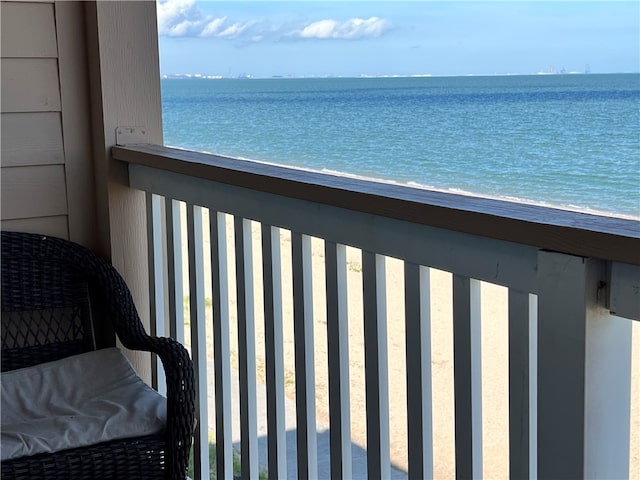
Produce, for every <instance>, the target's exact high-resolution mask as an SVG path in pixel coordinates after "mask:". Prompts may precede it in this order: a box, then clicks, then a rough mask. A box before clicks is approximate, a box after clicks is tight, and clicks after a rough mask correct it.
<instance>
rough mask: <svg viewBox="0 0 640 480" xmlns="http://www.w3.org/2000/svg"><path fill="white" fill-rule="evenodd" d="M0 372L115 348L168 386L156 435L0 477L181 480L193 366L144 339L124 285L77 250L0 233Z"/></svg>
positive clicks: (180, 350)
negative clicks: (150, 367) (143, 359)
mask: <svg viewBox="0 0 640 480" xmlns="http://www.w3.org/2000/svg"><path fill="white" fill-rule="evenodd" d="M1 235H2V258H1V270H2V371H3V372H4V371H9V370H14V369H17V368H23V367H28V366H32V365H37V364H40V363H44V362H49V361H53V360H58V359H61V358H64V357H68V356H70V355H77V354H81V353H85V352H88V351H92V350H96V349H99V348H106V347H110V346H114V345H115V335H114V333H115V334H117V336H118V338H119V339H120V341H121V342H122V344H123V345H124V346H126V347H127V348H129V349H132V350H142V351H147V352H153V353H154V354H156V355H158V357H159V358H160V359H161V360H162V363H163V365H164V369H165V373H166V378H167V422H166V429H165V430H164V431H163V432H161V433H160V434H157V435H151V436H146V437H141V438H133V439H124V440H115V441H110V442H104V443H101V444H96V445H93V446H90V447H85V448H76V449H70V450H65V451H61V452H57V453H52V454H39V455H33V456H30V457H21V458H16V459H12V460H8V461H5V462H2V466H1V467H2V478H3V479H13V478H25V479H26V478H28V479H53V478H56V479H78V478H87V479H155V478H163V479H175V480H178V479H180V480H184V479H185V477H186V471H187V462H188V456H189V450H190V448H191V441H192V433H193V427H194V401H195V393H194V377H193V364H192V362H191V359H190V358H189V355H188V353H187V351H186V350H185V349H184V347H182V345H180V344H179V343H177V342H175V341H173V340H171V339H169V338H158V337H151V336H149V335H147V334H146V333H145V331H144V328H143V326H142V324H141V322H140V319H139V317H138V314H137V312H136V309H135V306H134V304H133V300H132V298H131V295H130V293H129V290H128V288H127V286H126V285H125V283H124V281H123V280H122V278H121V277H120V275H119V274H118V273H117V272H116V270H115V269H114V268H113V267H112V266H111V265H109V264H108V263H107V262H106V261H104V260H103V259H101V258H99V257H98V256H96V255H95V254H93V253H92V252H90V251H89V250H87V249H86V248H84V247H81V246H79V245H77V244H75V243H72V242H69V241H66V240H62V239H58V238H52V237H44V236H42V235H34V234H27V233H16V232H2V234H1Z"/></svg>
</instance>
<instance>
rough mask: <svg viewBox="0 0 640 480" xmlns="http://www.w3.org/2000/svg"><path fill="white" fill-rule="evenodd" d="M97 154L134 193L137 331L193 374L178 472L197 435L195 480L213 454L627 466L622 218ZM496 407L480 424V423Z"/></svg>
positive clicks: (629, 244) (631, 300)
mask: <svg viewBox="0 0 640 480" xmlns="http://www.w3.org/2000/svg"><path fill="white" fill-rule="evenodd" d="M113 156H114V157H115V158H116V159H118V160H122V161H124V162H127V163H128V164H129V181H130V186H131V187H132V188H135V189H139V190H142V191H144V192H146V194H147V200H148V201H147V212H148V227H147V232H148V241H149V259H150V263H149V266H150V275H151V280H152V282H151V285H152V287H153V288H152V299H153V302H152V304H153V305H152V318H153V319H155V320H156V321H155V323H154V328H156V329H157V332H158V333H160V334H168V335H171V336H172V337H175V338H178V339H180V340H181V341H183V342H185V343H186V344H188V345H190V348H191V352H192V356H193V358H194V362H195V365H196V368H197V376H198V398H199V406H198V408H199V411H198V419H199V422H198V429H197V436H196V442H195V456H194V457H195V459H194V461H195V471H196V473H195V475H196V476H197V477H198V478H208V477H209V449H208V447H207V446H208V443H209V441H213V442H214V443H215V446H216V450H215V452H216V460H215V467H214V468H215V470H216V471H217V478H232V476H233V468H234V467H233V463H234V457H235V456H239V459H240V475H241V476H242V478H257V477H258V476H259V475H260V474H261V472H263V471H264V472H266V473H267V474H268V476H269V478H284V477H286V476H287V475H291V473H292V467H291V465H292V464H293V465H295V466H296V467H295V468H296V469H297V473H295V475H297V477H298V478H323V477H328V476H330V477H331V478H345V479H346V478H355V477H358V475H367V476H368V477H369V478H391V477H395V476H405V475H408V477H410V478H416V479H422V478H430V477H434V476H436V477H443V476H453V475H454V474H455V476H456V478H481V477H482V476H483V469H484V473H485V475H487V476H495V475H496V472H498V473H500V472H501V474H504V475H503V476H510V477H511V478H528V477H533V478H535V477H540V478H584V477H590V478H627V477H628V476H629V472H630V470H629V469H630V465H631V468H635V469H638V463H639V462H640V459H638V458H637V457H638V453H637V452H636V453H635V454H632V453H631V448H634V449H637V450H640V446H639V445H638V440H636V439H635V438H637V437H640V431H638V426H637V418H636V417H637V416H638V415H637V412H636V414H635V415H636V417H634V418H635V420H634V422H635V423H634V422H632V418H631V417H632V413H631V412H632V409H631V405H632V401H635V402H638V401H639V400H640V399H638V398H635V397H634V399H633V400H632V386H633V385H635V388H637V383H638V381H637V377H638V376H639V374H640V372H638V371H635V372H634V375H633V377H632V324H633V322H632V321H630V320H628V319H633V320H638V319H639V318H640V241H639V240H640V223H639V222H638V221H636V220H630V219H623V218H614V217H603V216H596V215H590V214H585V213H577V212H569V211H563V210H559V209H552V208H542V207H538V206H532V205H524V204H514V203H509V202H503V201H498V200H491V199H484V198H475V197H470V196H461V195H453V194H446V193H439V192H433V191H426V190H420V189H414V188H408V187H404V186H399V185H395V184H385V183H379V182H368V181H364V180H358V179H352V178H345V177H339V176H333V175H325V174H320V173H315V172H309V171H303V170H298V169H289V168H284V167H279V166H273V165H269V164H262V163H255V162H247V161H241V160H235V159H228V158H223V157H218V156H214V155H207V154H201V153H195V152H189V151H183V150H178V149H171V148H166V147H160V146H152V145H138V146H125V147H114V149H113ZM314 252H315V253H314ZM354 259H355V260H354ZM392 270H393V271H395V273H393V272H392ZM318 274H319V275H318ZM318 279H320V281H318ZM353 282H355V285H356V286H357V288H355V289H354V288H353V284H354V283H353ZM289 285H290V286H289ZM283 286H286V288H285V287H283ZM443 292H444V293H443ZM354 295H355V296H357V297H360V296H361V299H360V298H359V299H358V302H356V304H357V305H359V306H358V307H357V309H355V311H354V309H353V308H352V305H353V303H352V297H353V296H354ZM187 299H188V300H187ZM185 303H186V307H187V308H186V309H185ZM392 303H393V305H394V307H393V309H392V308H388V306H389V305H390V304H392ZM491 303H493V304H494V307H491V308H490V305H489V307H488V304H491ZM395 305H398V307H397V308H396V307H395ZM349 307H351V308H352V309H351V310H350V309H349ZM289 310H290V311H291V313H290V315H289V313H288V312H289ZM392 310H393V311H392ZM185 311H187V312H188V318H185ZM398 312H400V314H399V315H400V320H398V319H397V318H396V319H395V320H393V324H391V323H390V322H391V320H390V319H391V317H392V316H394V315H395V316H396V317H397V315H398ZM289 317H291V318H290V320H289ZM394 318H395V317H394ZM288 321H290V322H291V325H292V328H291V329H288V327H287V325H286V324H287V322H288ZM390 325H393V327H392V328H391V327H390ZM636 327H637V326H636ZM288 330H292V331H293V333H292V335H293V337H292V338H291V339H290V340H288V339H287V331H288ZM636 331H637V328H636ZM256 332H258V334H257V333H256ZM442 332H445V333H444V334H443V333H442ZM399 335H400V337H399ZM637 337H638V335H637V333H636V341H635V344H636V345H637V344H638V343H639V342H638V338H637ZM394 342H395V343H394ZM319 344H320V345H322V346H323V348H320V349H319V348H318V345H319ZM392 344H393V349H390V345H392ZM396 344H401V345H400V346H399V347H398V346H397V345H396ZM289 345H292V352H291V354H290V355H289ZM397 351H401V352H403V355H401V356H398V355H397V354H396V353H395V352H397ZM318 352H321V356H322V358H320V359H318V358H316V356H317V355H316V354H317V353H318ZM389 352H394V353H393V354H392V355H391V356H390V353H389ZM636 352H637V347H636ZM440 355H444V356H443V357H442V358H445V360H442V363H443V364H446V363H447V360H446V359H447V358H448V359H449V363H448V364H449V370H447V368H440V367H438V365H440V362H441V359H440ZM447 355H448V356H447ZM289 356H291V357H292V358H291V359H289ZM636 356H637V354H636ZM434 366H436V367H438V368H436V367H434ZM633 368H636V369H637V368H638V366H637V365H636V366H634V367H633ZM358 369H359V371H361V373H362V377H363V380H362V382H361V383H362V384H361V385H356V384H355V383H354V379H353V377H355V375H354V372H355V371H356V370H358ZM490 369H494V370H497V371H498V373H497V374H496V375H497V377H495V378H499V380H498V381H497V383H495V384H496V385H498V387H497V388H498V390H499V389H500V388H502V390H500V391H502V392H503V395H502V397H500V395H499V394H498V395H492V394H491V391H489V390H490V388H493V387H491V385H494V384H493V383H492V384H491V385H489V382H488V380H487V379H488V378H489V376H490V373H488V370H490ZM440 371H442V372H444V374H443V373H439V372H440ZM447 371H449V372H451V377H452V378H450V379H449V380H447V379H446V378H445V379H444V380H442V378H441V377H442V375H445V377H446V373H447ZM398 372H400V374H399V373H398ZM236 376H237V379H236ZM161 377H162V372H161V369H160V370H158V373H157V378H156V382H157V385H158V386H159V388H162V387H161V385H162V378H161ZM492 378H494V377H492ZM235 381H237V382H238V389H239V395H238V396H239V400H238V401H237V404H236V401H235V400H234V396H233V395H232V391H233V389H234V385H233V384H234V382H235ZM634 382H635V384H634ZM447 385H448V386H447ZM500 385H501V386H502V387H500ZM451 387H452V388H451ZM359 388H360V389H361V390H362V392H358V389H359ZM259 390H260V391H262V390H264V391H265V396H266V415H262V414H259V413H258V412H259V410H260V408H261V406H260V405H259V402H258V400H257V398H258V397H260V395H259V394H258V391H259ZM325 390H326V391H325ZM398 392H400V393H398ZM633 395H637V393H633ZM443 396H444V397H446V398H445V399H444V400H442V397H443ZM405 397H406V399H405ZM499 397H500V398H502V399H500V398H499ZM398 398H400V400H398ZM496 398H497V400H496ZM317 402H318V403H323V405H316V403H317ZM288 408H290V409H293V410H294V411H295V419H294V421H293V424H294V425H295V427H294V428H295V446H294V447H295V448H293V449H292V447H291V444H290V443H291V442H289V444H288V441H287V422H288V423H291V422H289V420H290V419H288V418H287V413H286V412H287V409H288ZM447 409H448V410H447ZM319 411H321V413H320V414H319V415H318V412H319ZM443 411H445V413H443ZM446 411H451V416H452V419H451V421H450V422H449V423H447V415H446ZM234 414H235V415H236V416H238V417H239V421H238V424H239V432H238V433H239V439H240V441H239V446H237V447H234V445H233V435H234V434H235V433H236V432H235V427H234V426H233V424H234V422H233V417H234ZM238 414H239V415H238ZM358 415H360V416H361V417H362V418H363V421H362V422H361V423H362V424H363V425H361V426H358V427H357V428H355V427H354V424H355V423H356V422H355V421H354V417H356V416H358ZM318 416H319V417H322V418H320V419H319V418H317V417H318ZM263 417H266V418H263ZM323 418H324V420H326V421H328V434H327V435H326V436H328V438H329V441H328V444H329V448H328V452H325V449H324V448H318V441H319V440H318V439H319V438H324V437H321V435H319V434H318V424H321V423H322V421H323ZM500 418H502V419H503V420H504V422H503V423H504V424H505V425H506V427H504V428H503V429H502V431H501V430H500V429H499V428H498V429H497V430H496V429H495V428H494V425H492V422H491V421H488V420H487V419H493V420H495V421H494V422H493V423H496V422H497V423H499V422H498V420H499V419H500ZM496 419H498V420H496ZM261 422H266V432H267V434H266V445H267V451H268V455H267V457H266V458H267V460H265V461H260V459H259V455H260V451H261V447H260V445H261V442H262V441H263V440H265V439H264V438H262V437H263V436H264V435H262V434H259V432H258V426H259V424H261ZM210 426H211V428H210ZM492 429H493V430H492ZM634 429H635V430H634ZM356 430H358V431H357V432H356ZM632 430H633V431H632ZM211 431H213V432H214V434H213V435H214V437H213V438H215V440H211V438H210V435H211ZM495 432H498V433H495ZM500 432H501V433H500ZM492 435H501V436H502V439H501V441H500V442H497V445H498V446H495V445H494V443H496V442H494V440H495V439H494V438H492ZM326 436H325V437H326ZM634 442H635V443H634ZM447 443H451V448H450V449H449V450H448V451H450V453H449V454H448V453H446V452H445V453H442V452H443V450H442V448H441V447H442V445H444V444H447ZM500 445H502V446H500ZM234 449H235V451H237V453H234ZM292 450H293V451H295V452H296V453H295V459H292V458H290V456H289V457H288V455H287V452H288V451H292ZM365 450H366V452H365ZM445 450H446V449H445ZM356 451H357V452H358V453H357V454H356ZM323 452H325V453H323ZM362 452H365V453H364V454H363V453H362ZM496 452H497V453H496ZM362 455H364V456H366V461H363V464H360V463H358V462H359V460H358V459H357V458H356V457H358V456H360V457H361V456H362ZM447 455H449V456H448V457H447ZM634 455H635V457H634ZM360 457H358V458H360ZM495 457H499V458H498V463H499V464H500V465H502V467H498V468H502V469H503V470H491V469H493V468H494V466H491V465H490V463H491V461H493V460H495ZM447 462H448V464H447ZM634 462H635V463H634ZM403 472H406V473H403Z"/></svg>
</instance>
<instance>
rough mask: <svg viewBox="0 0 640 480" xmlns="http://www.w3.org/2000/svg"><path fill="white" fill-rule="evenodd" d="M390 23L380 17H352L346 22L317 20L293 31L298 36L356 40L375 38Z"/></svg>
mask: <svg viewBox="0 0 640 480" xmlns="http://www.w3.org/2000/svg"><path fill="white" fill-rule="evenodd" d="M390 27H391V24H390V23H389V22H388V21H387V20H384V19H382V18H378V17H370V18H367V19H364V18H352V19H351V20H347V21H346V22H342V23H340V22H338V21H337V20H319V21H317V22H313V23H310V24H308V25H307V26H305V27H304V28H303V29H301V30H298V31H296V32H294V33H293V36H295V37H299V38H317V39H343V40H357V39H360V38H375V37H379V36H380V35H382V34H383V33H384V32H385V31H387V30H388V29H389V28H390Z"/></svg>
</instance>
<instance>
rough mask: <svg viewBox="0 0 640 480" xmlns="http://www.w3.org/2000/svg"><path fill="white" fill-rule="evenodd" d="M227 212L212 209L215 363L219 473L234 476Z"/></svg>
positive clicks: (211, 237)
mask: <svg viewBox="0 0 640 480" xmlns="http://www.w3.org/2000/svg"><path fill="white" fill-rule="evenodd" d="M226 225H227V222H226V218H225V214H224V213H220V212H217V211H215V210H210V211H209V232H210V237H209V238H210V239H211V293H212V295H213V299H212V300H213V352H214V358H213V365H214V367H213V368H214V371H215V395H216V407H215V410H216V474H217V477H216V478H218V479H220V480H222V479H224V480H231V479H233V441H232V435H231V434H232V432H231V353H230V345H229V343H230V336H229V335H230V334H229V323H230V314H229V281H228V277H229V265H228V263H227V259H228V251H227V226H226Z"/></svg>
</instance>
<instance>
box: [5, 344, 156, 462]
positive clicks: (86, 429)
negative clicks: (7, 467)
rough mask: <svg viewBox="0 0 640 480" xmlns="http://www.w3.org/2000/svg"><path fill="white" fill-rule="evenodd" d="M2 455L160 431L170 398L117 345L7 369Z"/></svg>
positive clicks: (25, 453)
mask: <svg viewBox="0 0 640 480" xmlns="http://www.w3.org/2000/svg"><path fill="white" fill-rule="evenodd" d="M1 388H2V413H1V417H2V424H1V425H0V429H1V453H2V455H1V460H8V459H12V458H18V457H22V456H29V455H35V454H38V453H50V452H57V451H60V450H66V449H69V448H77V447H83V446H87V445H94V444H97V443H101V442H106V441H109V440H115V439H121V438H132V437H139V436H143V435H151V434H154V433H158V432H160V431H162V430H163V429H164V426H165V424H166V399H165V398H164V397H162V396H161V395H160V394H158V393H157V392H156V391H155V390H153V389H152V388H150V387H149V386H147V385H146V384H145V383H144V382H143V381H142V379H141V378H140V377H138V375H137V374H136V373H135V371H134V370H133V367H132V366H131V364H130V363H129V361H128V360H127V359H126V358H125V357H124V355H123V354H122V353H121V352H120V351H119V350H118V349H117V348H109V349H104V350H99V351H97V352H90V353H85V354H82V355H76V356H73V357H68V358H65V359H62V360H58V361H55V362H49V363H44V364H41V365H37V366H35V367H28V368H22V369H19V370H13V371H10V372H5V373H3V374H2V383H1Z"/></svg>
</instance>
